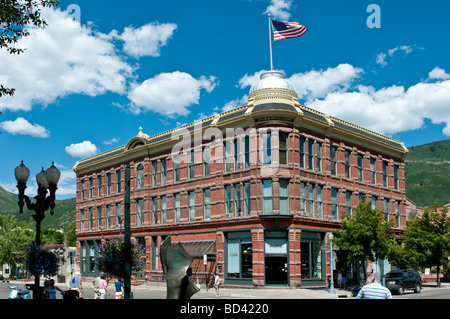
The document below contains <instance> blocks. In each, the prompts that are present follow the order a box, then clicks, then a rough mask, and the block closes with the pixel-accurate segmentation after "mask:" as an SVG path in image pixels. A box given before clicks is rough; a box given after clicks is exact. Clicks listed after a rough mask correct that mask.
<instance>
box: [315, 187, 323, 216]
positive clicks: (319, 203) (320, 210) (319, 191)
mask: <svg viewBox="0 0 450 319" xmlns="http://www.w3.org/2000/svg"><path fill="white" fill-rule="evenodd" d="M316 189H317V217H319V218H323V187H322V186H321V185H317V187H316Z"/></svg>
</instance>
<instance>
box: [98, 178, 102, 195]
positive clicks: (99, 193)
mask: <svg viewBox="0 0 450 319" xmlns="http://www.w3.org/2000/svg"><path fill="white" fill-rule="evenodd" d="M101 196H102V177H101V176H99V177H98V179H97V197H101Z"/></svg>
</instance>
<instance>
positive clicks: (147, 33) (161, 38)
mask: <svg viewBox="0 0 450 319" xmlns="http://www.w3.org/2000/svg"><path fill="white" fill-rule="evenodd" d="M176 28H177V25H176V24H175V23H163V24H159V23H158V22H152V23H148V24H146V25H144V26H142V27H140V28H137V29H136V28H132V27H126V28H125V29H124V31H123V33H122V34H121V35H117V36H116V38H118V39H120V40H122V41H124V42H125V44H124V46H123V50H124V51H125V53H126V54H128V55H130V56H132V57H135V58H139V57H142V56H153V57H158V56H159V55H160V51H161V50H160V48H161V47H162V46H165V45H166V44H167V41H168V40H169V39H170V38H171V37H172V35H173V32H174V31H175V29H176Z"/></svg>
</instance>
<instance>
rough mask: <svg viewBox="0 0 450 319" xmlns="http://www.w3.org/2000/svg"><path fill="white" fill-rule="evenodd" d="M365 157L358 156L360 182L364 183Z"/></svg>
mask: <svg viewBox="0 0 450 319" xmlns="http://www.w3.org/2000/svg"><path fill="white" fill-rule="evenodd" d="M363 161H364V157H363V156H362V155H361V154H358V181H360V182H363V181H364V171H363V168H364V164H363Z"/></svg>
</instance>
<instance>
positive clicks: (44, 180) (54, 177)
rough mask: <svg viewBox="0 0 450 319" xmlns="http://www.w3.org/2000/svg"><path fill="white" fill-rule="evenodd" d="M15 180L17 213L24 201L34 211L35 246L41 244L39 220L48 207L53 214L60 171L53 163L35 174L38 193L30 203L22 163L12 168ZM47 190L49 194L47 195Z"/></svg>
mask: <svg viewBox="0 0 450 319" xmlns="http://www.w3.org/2000/svg"><path fill="white" fill-rule="evenodd" d="M14 175H15V176H16V180H17V188H18V189H19V213H21V214H22V213H23V206H24V204H25V203H26V204H27V208H28V210H31V211H34V214H33V215H32V216H33V218H34V220H35V221H36V246H40V245H41V222H42V220H43V219H44V217H45V211H47V210H48V209H49V208H50V214H52V215H53V213H54V208H55V193H56V190H57V189H58V187H56V184H58V181H59V178H60V176H61V172H60V171H59V170H58V169H57V168H56V167H55V165H54V163H52V166H50V167H49V168H48V169H47V170H46V171H44V168H42V171H41V172H40V173H39V174H37V175H36V183H37V184H38V187H39V188H38V194H37V196H35V197H34V199H35V202H34V203H32V202H31V200H30V198H29V197H28V196H27V195H25V188H27V180H28V177H29V176H30V170H29V169H28V168H27V167H26V166H25V165H24V164H23V161H22V164H20V165H19V166H17V167H16V169H15V170H14ZM47 190H49V191H50V194H49V195H48V196H47ZM34 275H35V278H34V288H33V298H34V299H38V295H39V293H38V292H39V276H40V274H39V273H36V274H34Z"/></svg>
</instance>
